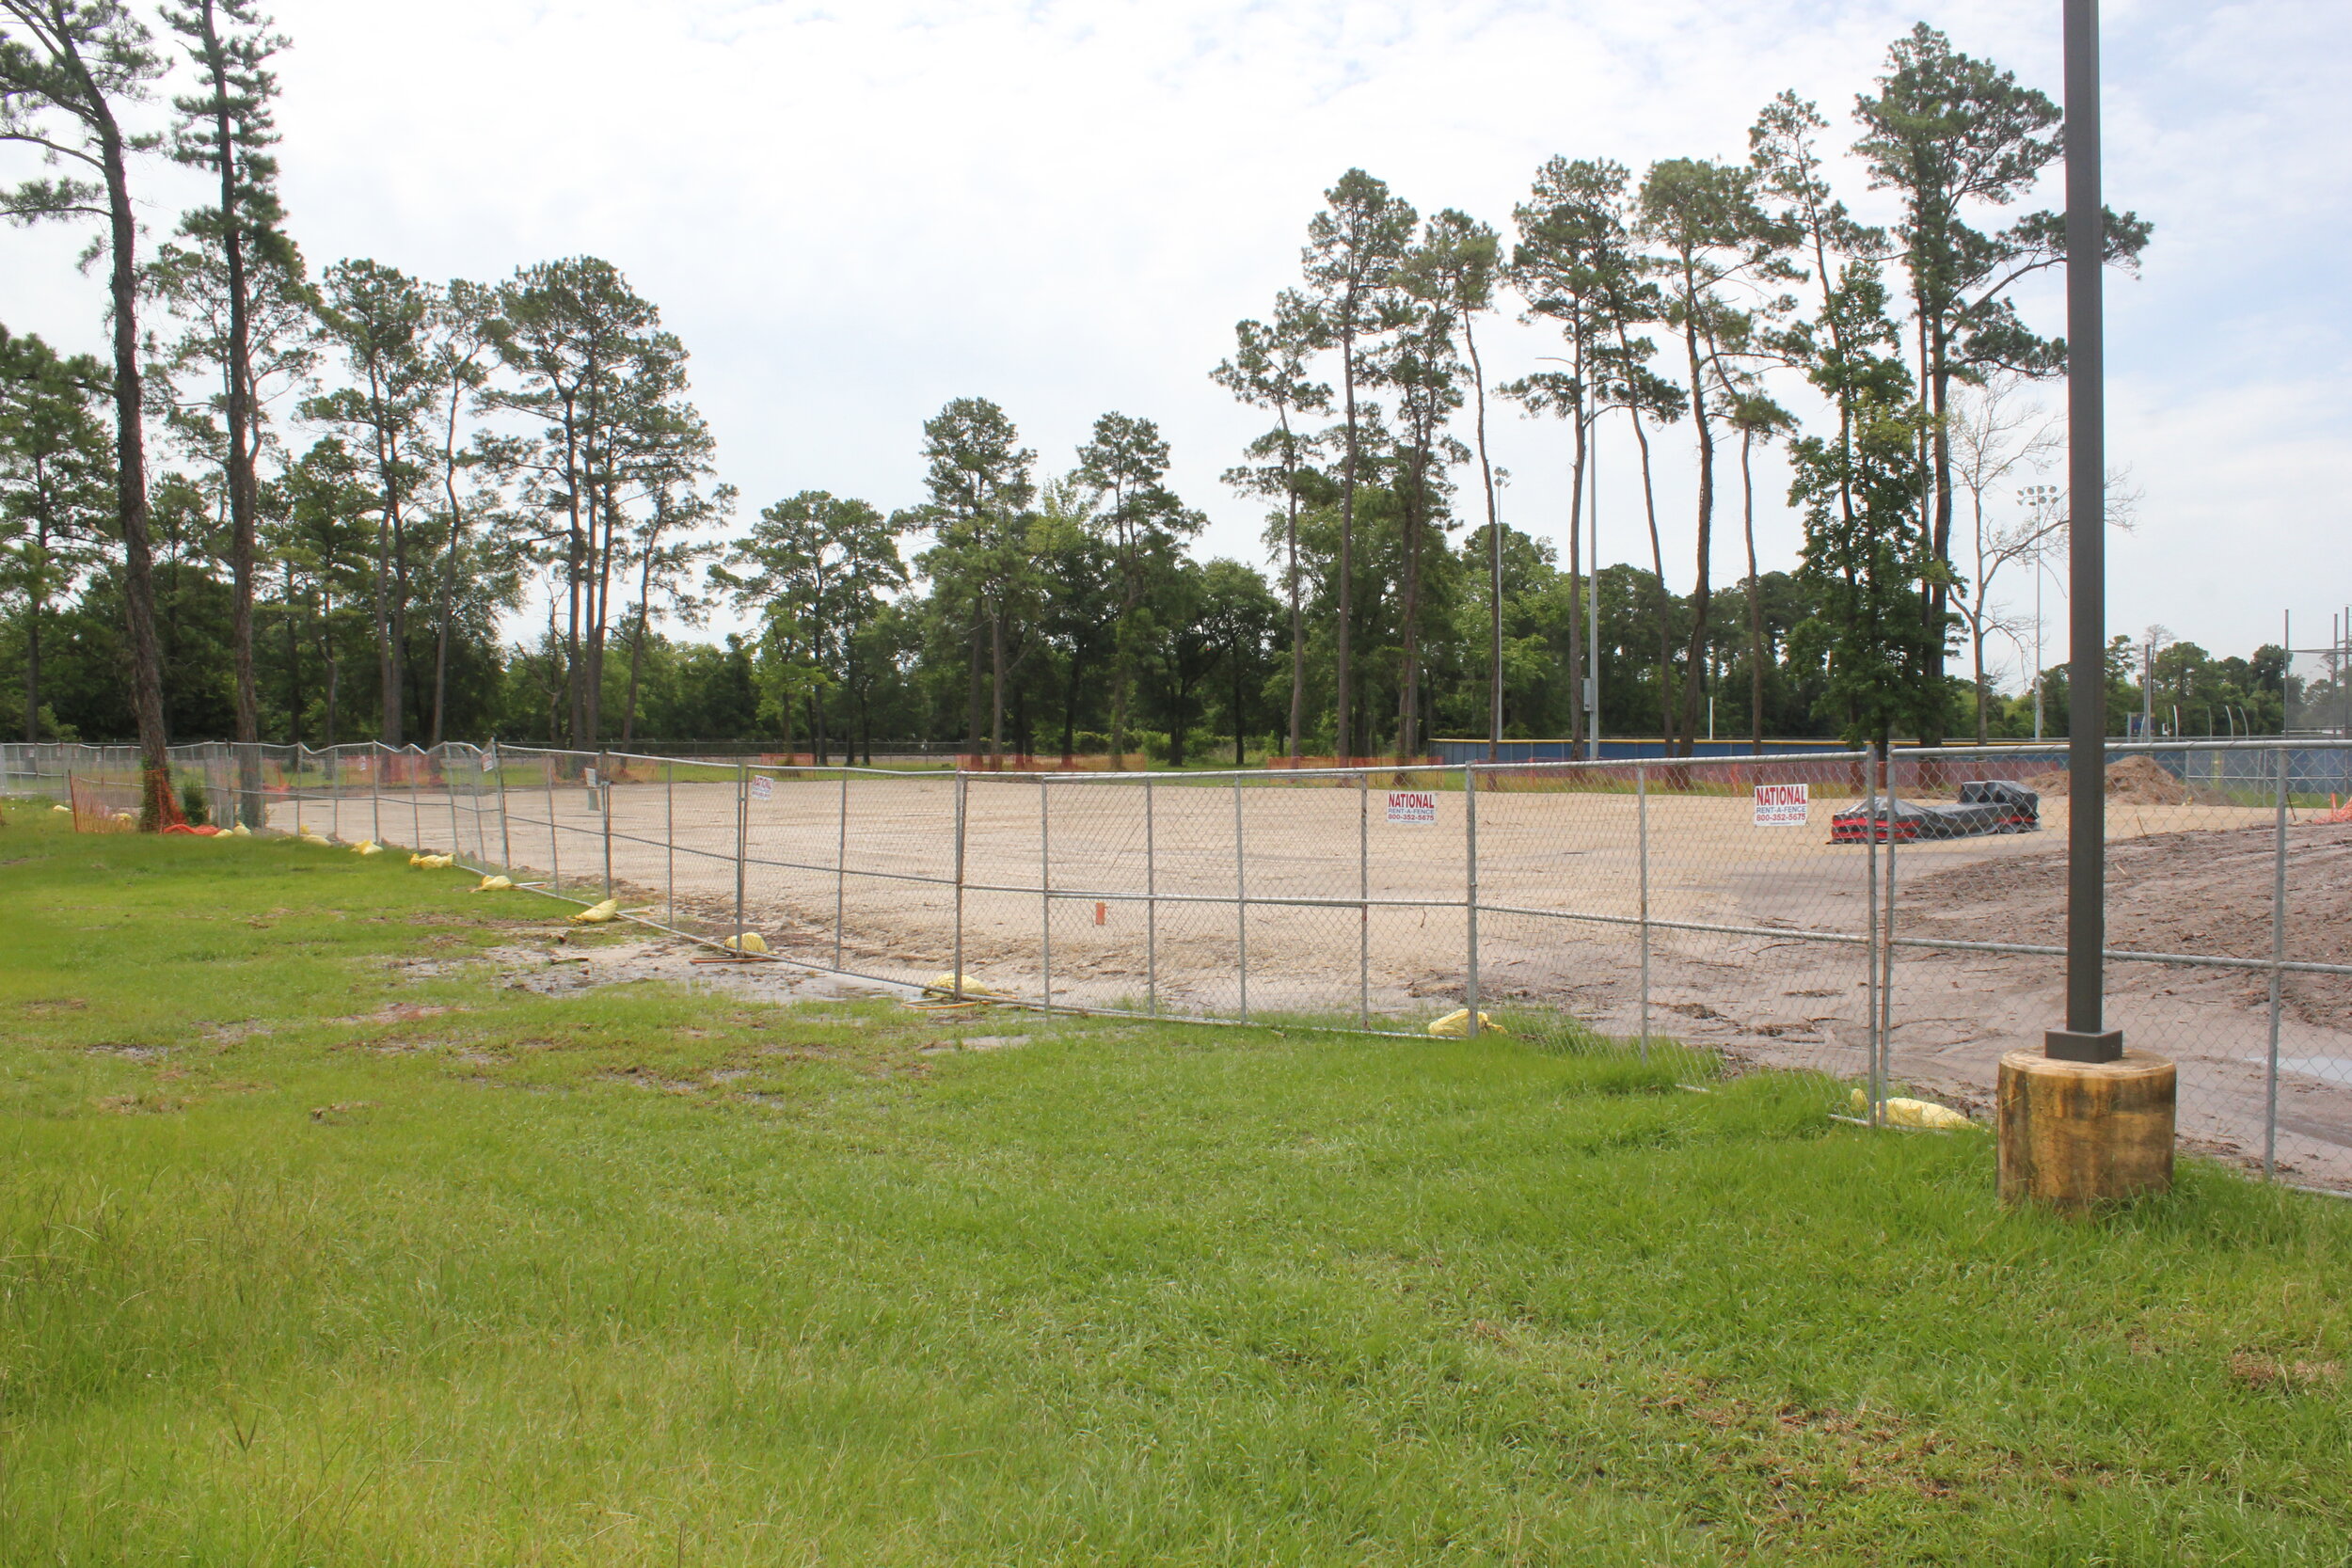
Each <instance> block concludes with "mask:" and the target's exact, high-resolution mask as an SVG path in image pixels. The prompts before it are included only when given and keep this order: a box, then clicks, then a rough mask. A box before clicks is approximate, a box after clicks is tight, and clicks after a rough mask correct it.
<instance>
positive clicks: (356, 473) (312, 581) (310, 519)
mask: <svg viewBox="0 0 2352 1568" xmlns="http://www.w3.org/2000/svg"><path fill="white" fill-rule="evenodd" d="M263 494H264V498H265V504H264V508H263V511H264V515H265V516H267V517H268V518H269V522H268V524H267V529H268V531H267V533H266V534H265V536H264V537H265V542H266V544H267V546H268V548H269V552H270V555H271V556H272V558H273V559H275V560H276V561H277V562H278V568H279V572H280V574H281V578H282V582H283V588H282V596H283V602H282V603H281V605H280V607H279V609H280V614H281V616H282V618H283V629H284V632H285V642H286V711H287V730H288V736H287V737H288V738H289V739H291V740H293V741H294V742H295V743H296V744H300V743H302V740H303V736H304V733H305V729H304V725H305V720H306V718H307V716H308V714H309V713H310V705H311V696H310V689H309V688H308V687H306V685H305V684H304V680H303V674H302V665H303V657H302V656H303V649H304V647H305V646H306V644H307V645H309V646H311V647H314V648H315V649H316V651H317V653H318V658H319V669H320V672H321V674H322V676H323V684H322V685H321V687H320V689H319V692H318V713H319V728H318V729H317V730H315V731H312V732H310V733H312V734H314V735H316V736H318V737H319V744H321V745H322V746H333V745H334V744H335V743H336V741H337V740H338V738H339V737H340V736H341V734H342V731H341V727H340V726H341V722H342V671H343V662H344V656H343V653H342V648H343V645H344V643H345V642H346V641H348V640H349V638H350V636H351V634H352V632H353V631H354V630H355V629H357V628H355V627H354V626H353V623H354V622H355V621H358V620H359V619H361V618H360V617H359V616H358V611H357V610H356V607H357V606H358V605H360V604H362V603H364V602H366V600H367V598H368V596H369V592H370V586H371V584H372V583H373V578H374V574H373V571H372V570H371V569H370V558H371V556H372V555H373V536H374V530H373V525H372V524H371V523H370V521H369V517H370V515H371V513H372V512H373V510H374V501H375V492H374V489H373V487H372V486H371V485H370V484H369V483H368V482H367V475H366V472H365V470H364V468H363V467H362V465H361V463H360V461H359V460H358V458H356V457H354V456H353V455H352V452H351V451H350V449H349V448H348V447H347V446H345V445H344V443H343V441H342V438H341V437H339V436H327V437H326V438H325V439H323V440H321V441H318V442H316V443H315V444H313V445H312V446H311V447H310V450H308V451H305V452H304V453H303V454H302V455H301V456H300V457H299V458H297V459H296V460H295V461H294V462H293V463H291V464H289V465H287V467H286V468H285V470H284V471H283V472H282V473H281V474H279V475H278V478H277V479H276V480H275V481H274V482H272V483H271V484H269V485H267V486H265V487H264V492H263Z"/></svg>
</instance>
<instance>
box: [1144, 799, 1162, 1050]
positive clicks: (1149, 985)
mask: <svg viewBox="0 0 2352 1568" xmlns="http://www.w3.org/2000/svg"><path fill="white" fill-rule="evenodd" d="M1155 827H1156V824H1155V823H1154V821H1153V819H1152V775H1151V774H1149V773H1146V774H1145V775H1144V776H1143V994H1144V998H1145V1006H1147V1007H1148V1008H1149V1010H1150V1012H1151V1014H1152V1017H1153V1018H1157V1017H1159V1016H1160V862H1159V844H1158V840H1157V837H1156V834H1155V832H1154V829H1155Z"/></svg>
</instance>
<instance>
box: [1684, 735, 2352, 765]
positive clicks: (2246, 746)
mask: <svg viewBox="0 0 2352 1568" xmlns="http://www.w3.org/2000/svg"><path fill="white" fill-rule="evenodd" d="M2066 746H2067V742H2066V737H2065V736H2056V737H2054V738H2051V739H2047V740H2025V741H2018V740H2012V741H2010V742H2009V743H2008V744H2006V745H2002V746H1898V747H1896V748H1895V749H1894V750H1893V752H1891V753H1890V754H1891V755H1892V756H1894V757H1895V758H1896V759H1897V760H1898V761H1900V760H1903V759H1905V758H1909V757H1996V756H2013V755H2015V754H2017V753H2018V752H2026V753H2027V754H2036V753H2050V754H2063V753H2064V752H2065V751H2066ZM2106 749H2107V752H2108V753H2109V754H2110V755H2112V754H2115V753H2118V752H2125V753H2130V752H2341V751H2352V739H2340V738H2337V737H2335V736H2300V735H2256V736H2239V737H2238V738H2236V739H2234V740H2228V739H2220V738H2216V739H2203V738H2199V739H2194V740H2121V739H2117V738H2115V737H2114V736H2109V737H2108V738H2107V742H2106ZM1684 760H1689V759H1684Z"/></svg>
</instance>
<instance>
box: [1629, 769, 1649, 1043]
mask: <svg viewBox="0 0 2352 1568" xmlns="http://www.w3.org/2000/svg"><path fill="white" fill-rule="evenodd" d="M1633 836H1634V837H1635V838H1636V839H1638V840H1640V842H1641V864H1642V894H1641V914H1642V1043H1641V1052H1642V1060H1644V1061H1645V1062H1646V1061H1648V1060H1649V769H1648V768H1646V767H1645V766H1644V765H1643V764H1641V763H1638V762H1637V763H1635V764H1634V765H1633Z"/></svg>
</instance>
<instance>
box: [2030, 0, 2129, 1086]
mask: <svg viewBox="0 0 2352 1568" xmlns="http://www.w3.org/2000/svg"><path fill="white" fill-rule="evenodd" d="M2064 4H2065V8H2066V489H2067V495H2066V507H2067V529H2066V547H2067V578H2068V579H2069V581H2068V588H2067V619H2068V624H2069V641H2070V646H2069V649H2068V666H2069V668H2068V670H2067V682H2066V687H2067V690H2066V699H2067V707H2068V710H2069V711H2068V714H2067V737H2066V762H2067V767H2066V771H2067V781H2066V784H2067V789H2066V793H2067V801H2066V865H2067V878H2066V1027H2065V1028H2063V1029H2053V1030H2051V1031H2050V1032H2049V1033H2048V1034H2047V1035H2046V1036H2045V1037H2043V1040H2042V1050H2043V1052H2044V1053H2045V1054H2048V1055H2050V1056H2055V1057H2057V1058H2058V1059H2059V1060H2061V1061H2070V1062H2112V1061H2114V1060H2116V1059H2117V1058H2118V1057H2120V1056H2122V1054H2123V1034H2122V1030H2120V1029H2109V1028H2107V1027H2106V1000H2105V991H2106V973H2105V971H2106V964H2105V949H2106V815H2107V814H2106V804H2107V791H2106V778H2107V758H2106V750H2107V746H2106V736H2107V713H2106V707H2107V676H2106V609H2107V567H2106V545H2107V538H2106V532H2107V531H2106V385H2105V383H2106V363H2105V349H2106V342H2105V336H2104V326H2105V322H2104V319H2103V318H2104V300H2103V298H2102V293H2103V289H2102V285H2103V283H2104V279H2103V278H2102V277H2101V274H2102V272H2103V271H2104V270H2105V267H2106V257H2105V256H2104V254H2103V252H2104V251H2105V249H2106V243H2105V242H2106V234H2105V232H2104V230H2105V228H2106V224H2105V220H2104V215H2103V210H2102V205H2101V201H2100V191H2099V5H2098V0H2064Z"/></svg>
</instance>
